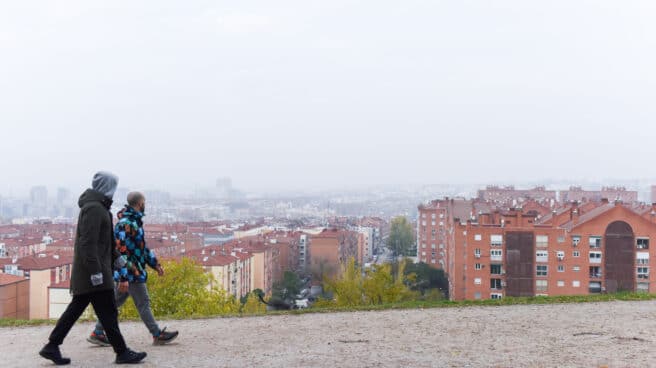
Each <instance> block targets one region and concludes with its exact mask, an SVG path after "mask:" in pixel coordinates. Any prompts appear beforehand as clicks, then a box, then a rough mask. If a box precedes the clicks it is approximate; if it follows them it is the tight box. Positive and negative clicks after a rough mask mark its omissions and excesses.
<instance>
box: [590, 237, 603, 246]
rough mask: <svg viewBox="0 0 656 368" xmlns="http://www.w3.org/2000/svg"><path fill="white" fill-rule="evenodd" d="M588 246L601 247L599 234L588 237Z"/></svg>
mask: <svg viewBox="0 0 656 368" xmlns="http://www.w3.org/2000/svg"><path fill="white" fill-rule="evenodd" d="M590 248H601V236H591V237H590Z"/></svg>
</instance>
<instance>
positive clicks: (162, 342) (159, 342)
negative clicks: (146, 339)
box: [153, 334, 178, 346]
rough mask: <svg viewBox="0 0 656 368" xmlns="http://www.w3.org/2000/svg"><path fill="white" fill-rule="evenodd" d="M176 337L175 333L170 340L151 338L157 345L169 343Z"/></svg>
mask: <svg viewBox="0 0 656 368" xmlns="http://www.w3.org/2000/svg"><path fill="white" fill-rule="evenodd" d="M177 338H178V334H176V335H175V336H173V338H171V339H170V340H166V341H160V340H153V345H155V346H157V345H166V344H170V343H172V342H173V340H175V339H177Z"/></svg>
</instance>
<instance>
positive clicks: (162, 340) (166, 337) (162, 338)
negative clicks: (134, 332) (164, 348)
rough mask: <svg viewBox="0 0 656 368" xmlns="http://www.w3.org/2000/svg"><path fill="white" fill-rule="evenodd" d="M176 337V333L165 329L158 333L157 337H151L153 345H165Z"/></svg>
mask: <svg viewBox="0 0 656 368" xmlns="http://www.w3.org/2000/svg"><path fill="white" fill-rule="evenodd" d="M176 337H178V331H172V332H168V331H166V327H164V328H163V329H162V331H160V333H159V336H157V337H155V336H153V345H166V344H168V343H170V342H171V341H173V340H175V338H176Z"/></svg>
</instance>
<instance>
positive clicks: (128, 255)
mask: <svg viewBox="0 0 656 368" xmlns="http://www.w3.org/2000/svg"><path fill="white" fill-rule="evenodd" d="M127 199H128V204H127V205H126V206H125V208H124V209H122V210H121V211H120V212H119V213H118V214H117V217H118V223H117V224H116V226H115V227H114V236H115V238H116V249H117V250H118V251H119V252H120V254H121V257H123V259H124V260H125V262H124V266H123V267H122V268H121V269H120V271H116V272H114V279H115V281H117V282H118V287H117V288H116V293H115V295H116V303H117V304H118V307H121V306H122V305H123V303H125V301H126V300H127V299H128V296H131V297H132V301H133V302H134V305H135V306H136V307H137V311H138V312H139V316H140V317H141V320H142V321H143V322H144V323H145V324H146V327H147V328H148V330H149V331H150V333H151V334H152V335H153V344H154V345H164V344H168V343H170V342H171V341H173V340H175V338H176V337H177V336H178V332H177V331H166V328H164V329H160V328H159V325H158V324H157V322H156V321H155V317H153V311H152V309H151V307H150V296H149V295H148V289H147V288H146V281H148V272H147V269H146V268H147V267H146V266H149V267H151V268H153V269H154V270H156V271H157V274H158V275H159V276H163V275H164V269H163V268H162V266H161V265H160V264H159V262H158V261H157V258H156V257H155V253H154V252H152V251H151V250H150V249H148V248H147V247H146V240H145V237H144V230H143V222H142V218H143V216H144V212H145V211H146V198H145V197H144V195H143V194H142V193H140V192H131V193H129V194H128V198H127ZM87 341H89V342H90V343H92V344H96V345H100V346H109V340H108V339H107V336H106V335H105V332H104V329H103V326H102V324H101V323H100V321H98V322H96V328H95V330H94V331H93V332H92V333H91V336H89V338H87Z"/></svg>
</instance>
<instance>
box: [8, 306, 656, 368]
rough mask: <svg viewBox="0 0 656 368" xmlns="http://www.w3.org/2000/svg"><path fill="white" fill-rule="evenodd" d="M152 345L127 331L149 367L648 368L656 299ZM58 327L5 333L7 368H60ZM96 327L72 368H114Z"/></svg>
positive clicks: (413, 316)
mask: <svg viewBox="0 0 656 368" xmlns="http://www.w3.org/2000/svg"><path fill="white" fill-rule="evenodd" d="M163 325H169V326H170V328H173V329H178V330H180V337H179V338H178V340H177V341H176V343H174V344H173V345H171V346H157V347H156V346H152V345H150V341H149V336H148V333H147V330H146V328H145V327H144V326H143V325H142V324H141V323H137V322H126V323H122V324H121V329H122V330H123V332H124V335H125V336H126V340H127V342H128V345H130V346H131V347H132V348H134V349H138V350H144V351H147V352H148V354H149V355H148V357H147V358H146V362H145V363H144V364H142V365H140V367H158V368H159V367H240V368H241V367H405V368H410V367H648V366H655V365H656V349H655V347H656V301H640V302H607V303H583V304H552V305H523V306H522V305H516V306H500V307H466V308H436V309H423V310H388V311H378V312H352V313H332V314H328V313H326V314H302V315H269V316H262V317H249V318H218V319H209V320H187V321H166V322H164V323H163ZM51 328H52V326H39V327H20V328H0V346H1V351H2V355H1V356H2V360H3V361H2V364H0V365H2V366H4V367H46V366H52V365H51V364H50V363H49V362H48V361H45V360H43V359H42V358H40V357H39V356H38V355H37V352H38V350H39V349H40V348H41V346H42V344H43V343H44V342H45V341H46V338H47V336H48V333H49V331H50V330H51ZM91 328H92V325H91V324H90V323H80V324H78V325H76V326H75V327H74V329H73V330H72V331H71V334H70V335H69V337H68V339H67V340H66V342H65V343H64V345H63V346H62V351H63V352H64V354H65V356H69V357H71V358H72V359H73V363H72V366H73V367H106V366H107V365H108V364H107V363H109V362H112V361H113V359H114V355H113V353H112V350H111V348H98V347H92V346H91V345H89V344H88V343H87V342H86V341H85V338H86V336H87V334H88V333H89V332H90V330H91Z"/></svg>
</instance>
